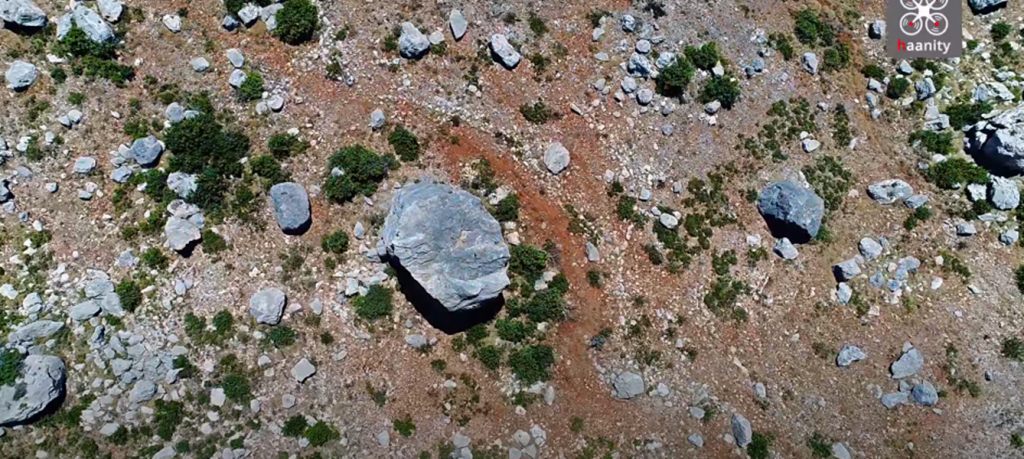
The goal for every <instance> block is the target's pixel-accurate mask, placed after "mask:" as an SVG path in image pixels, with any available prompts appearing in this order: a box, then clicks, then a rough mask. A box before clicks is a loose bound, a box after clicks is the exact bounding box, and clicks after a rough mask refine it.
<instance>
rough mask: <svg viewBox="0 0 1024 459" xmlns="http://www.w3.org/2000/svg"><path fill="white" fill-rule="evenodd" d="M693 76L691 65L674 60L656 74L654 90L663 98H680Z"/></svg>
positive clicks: (684, 61)
mask: <svg viewBox="0 0 1024 459" xmlns="http://www.w3.org/2000/svg"><path fill="white" fill-rule="evenodd" d="M712 65H714V64H712ZM693 74H694V69H693V64H691V63H690V62H689V61H688V60H686V59H676V60H675V61H673V62H672V64H670V65H669V66H668V67H665V68H664V69H662V70H661V72H660V73H658V77H657V78H656V79H655V80H654V83H655V85H654V89H655V91H657V92H658V94H661V95H663V96H665V97H680V96H682V95H683V92H685V91H686V87H687V86H689V85H690V81H692V80H693Z"/></svg>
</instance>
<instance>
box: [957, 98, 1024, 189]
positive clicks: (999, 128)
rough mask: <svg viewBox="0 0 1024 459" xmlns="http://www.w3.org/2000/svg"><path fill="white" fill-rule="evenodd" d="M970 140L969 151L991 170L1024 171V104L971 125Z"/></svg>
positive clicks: (1005, 172) (967, 137)
mask: <svg viewBox="0 0 1024 459" xmlns="http://www.w3.org/2000/svg"><path fill="white" fill-rule="evenodd" d="M966 140H967V141H966V142H965V143H966V148H965V150H966V151H967V152H968V153H970V154H971V156H973V157H974V159H975V160H976V161H977V162H978V164H980V165H982V166H984V167H986V168H988V169H989V170H990V171H991V172H993V173H995V174H998V175H1003V176H1014V175H1019V174H1022V173H1024V105H1020V106H1018V107H1016V108H1013V109H1010V110H1007V111H1005V112H1003V113H1000V114H999V115H998V116H996V117H994V118H992V119H990V120H987V121H980V122H978V123H977V124H975V125H973V126H971V127H970V128H969V130H968V134H967V136H966Z"/></svg>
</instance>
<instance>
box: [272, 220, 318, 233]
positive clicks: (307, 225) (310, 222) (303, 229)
mask: <svg viewBox="0 0 1024 459" xmlns="http://www.w3.org/2000/svg"><path fill="white" fill-rule="evenodd" d="M311 226H313V219H312V218H311V219H309V220H306V222H305V223H303V224H301V225H299V226H296V227H295V228H288V229H284V228H281V226H280V225H278V228H281V232H282V233H284V234H287V235H289V236H302V235H303V234H306V232H307V231H309V228H310V227H311Z"/></svg>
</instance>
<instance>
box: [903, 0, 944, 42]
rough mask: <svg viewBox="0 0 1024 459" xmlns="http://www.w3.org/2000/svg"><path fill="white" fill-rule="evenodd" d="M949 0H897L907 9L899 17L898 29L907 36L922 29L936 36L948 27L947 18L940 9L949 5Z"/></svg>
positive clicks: (911, 35) (913, 34)
mask: <svg viewBox="0 0 1024 459" xmlns="http://www.w3.org/2000/svg"><path fill="white" fill-rule="evenodd" d="M949 1H950V0H899V3H900V5H901V6H902V7H903V8H904V9H906V10H909V11H908V12H907V13H905V14H904V15H903V16H901V17H900V31H902V32H903V33H904V34H906V35H907V36H908V37H913V36H916V35H917V34H919V33H921V31H922V30H926V31H928V34H929V35H932V36H933V37H938V36H940V35H942V34H944V33H946V30H947V29H949V19H948V18H947V17H946V15H945V14H943V13H941V11H942V10H943V9H944V8H946V6H948V5H949Z"/></svg>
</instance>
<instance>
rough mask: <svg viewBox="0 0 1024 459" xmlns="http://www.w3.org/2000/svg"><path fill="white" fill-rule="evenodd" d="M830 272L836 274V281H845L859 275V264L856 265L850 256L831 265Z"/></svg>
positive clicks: (855, 261)
mask: <svg viewBox="0 0 1024 459" xmlns="http://www.w3.org/2000/svg"><path fill="white" fill-rule="evenodd" d="M832 274H833V275H835V276H836V280H837V281H839V282H846V281H848V280H850V279H853V278H854V277H857V276H859V275H860V266H859V265H857V260H856V259H855V258H851V259H849V260H846V261H843V262H842V263H839V264H836V265H834V266H832Z"/></svg>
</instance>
